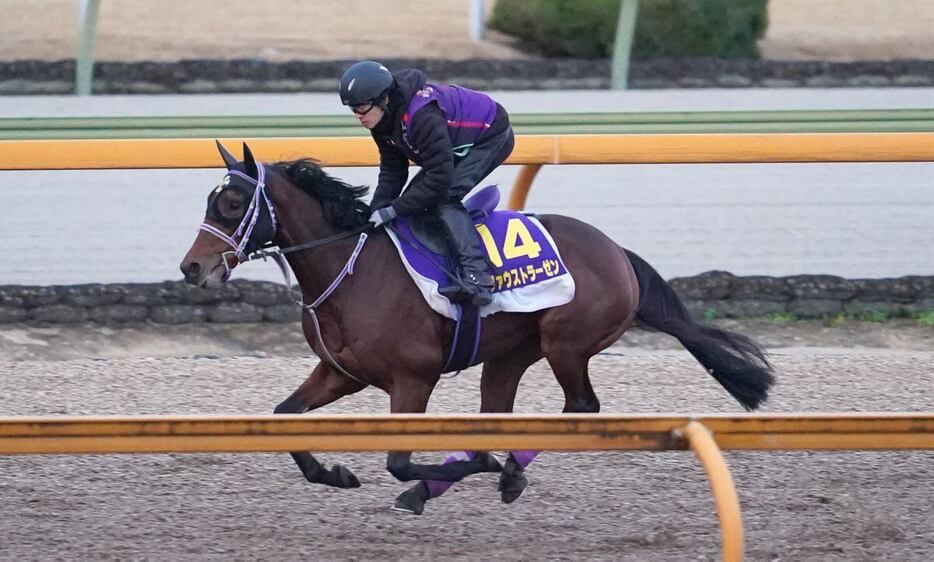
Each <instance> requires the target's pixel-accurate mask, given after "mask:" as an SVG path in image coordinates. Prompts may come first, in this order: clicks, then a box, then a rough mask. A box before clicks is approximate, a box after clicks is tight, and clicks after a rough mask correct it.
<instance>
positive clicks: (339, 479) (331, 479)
mask: <svg viewBox="0 0 934 562" xmlns="http://www.w3.org/2000/svg"><path fill="white" fill-rule="evenodd" d="M364 388H366V385H365V384H362V383H359V382H357V381H355V380H351V379H349V378H347V377H346V376H344V375H342V374H340V373H338V372H337V371H335V370H334V369H333V368H332V367H331V366H330V365H328V364H327V363H325V362H324V361H322V362H320V363H318V366H317V367H315V369H314V370H313V371H312V372H311V375H310V376H309V377H308V378H307V379H306V380H305V382H303V383H302V384H301V386H299V387H298V389H297V390H296V391H295V392H293V393H292V395H291V396H289V397H288V398H286V399H285V400H284V401H283V402H282V403H281V404H279V405H278V406H276V409H275V413H276V414H303V413H305V412H307V411H309V410H314V409H315V408H320V407H321V406H325V405H327V404H330V403H331V402H333V401H335V400H337V399H338V398H341V397H344V396H346V395H348V394H353V393H354V392H359V391H361V390H363V389H364ZM291 455H292V458H293V459H295V463H296V464H297V465H298V468H300V469H301V471H302V474H303V475H304V476H305V478H307V479H308V481H309V482H320V483H322V484H327V485H328V486H334V487H337V488H359V487H360V481H359V480H357V477H356V476H354V474H353V473H352V472H350V470H348V469H346V468H344V467H343V466H341V465H339V464H335V465H334V466H333V467H331V469H330V470H328V469H326V468H324V467H323V466H322V465H321V463H319V462H318V461H317V460H316V459H315V458H314V457H313V456H311V454H310V453H307V452H293V453H291Z"/></svg>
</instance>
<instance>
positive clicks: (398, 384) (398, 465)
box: [386, 377, 489, 482]
mask: <svg viewBox="0 0 934 562" xmlns="http://www.w3.org/2000/svg"><path fill="white" fill-rule="evenodd" d="M437 382H438V379H437V377H434V378H433V379H431V380H417V379H402V380H396V381H394V383H393V388H392V392H391V393H390V399H389V402H390V410H391V411H392V413H394V414H423V413H425V410H426V408H427V406H428V398H429V397H430V396H431V391H432V390H433V389H434V386H435V383H437ZM488 469H489V463H488V457H487V456H486V455H476V456H473V458H471V456H469V455H465V456H464V458H463V459H462V460H455V461H453V462H447V463H444V464H416V463H413V462H412V452H411V451H393V452H391V453H389V457H388V458H387V460H386V470H388V471H389V472H390V473H391V474H392V475H393V476H395V477H396V478H398V479H399V480H401V481H403V482H409V481H411V480H442V481H444V482H457V481H458V480H461V479H463V478H464V477H466V476H469V475H471V474H476V473H477V472H486V471H487V470H488Z"/></svg>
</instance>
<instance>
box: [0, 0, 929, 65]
mask: <svg viewBox="0 0 934 562" xmlns="http://www.w3.org/2000/svg"><path fill="white" fill-rule="evenodd" d="M78 4H79V2H78V1H77V0H31V1H30V2H22V1H20V0H2V1H0V14H3V17H2V18H0V59H2V60H12V59H27V58H30V59H53V60H54V59H64V58H73V57H74V56H75V53H76V52H77V6H78ZM469 5H470V1H469V0H434V1H431V2H424V1H417V0H382V1H380V2H370V1H369V0H313V1H308V0H269V1H266V2H243V1H223V0H204V1H199V2H189V1H186V0H161V1H159V2H152V1H149V0H120V1H113V0H106V1H103V2H102V3H101V9H100V15H99V19H98V27H97V38H98V39H97V49H96V53H95V56H96V58H97V60H177V59H185V58H261V59H268V60H273V61H283V60H290V59H311V60H313V59H346V58H364V57H371V58H378V57H429V58H452V59H470V58H479V57H485V58H497V57H521V56H524V55H523V54H522V53H520V52H519V51H517V50H515V49H514V48H513V46H512V45H511V41H510V40H509V39H508V38H507V37H505V36H503V35H501V34H497V33H495V32H491V33H488V34H487V36H486V38H485V40H483V41H480V42H473V41H471V39H470V36H469V27H468V9H469ZM492 5H493V1H492V0H488V1H487V2H485V6H486V9H487V11H489V10H490V9H491V7H492ZM769 6H770V13H769V16H770V20H771V24H770V27H769V31H768V34H767V36H766V37H765V39H764V40H763V41H762V44H761V47H762V52H763V54H764V56H765V57H766V58H772V59H818V60H820V59H824V60H853V59H894V58H929V59H930V58H934V32H932V29H934V2H931V1H930V0H898V1H897V2H878V1H873V0H771V1H770V3H769Z"/></svg>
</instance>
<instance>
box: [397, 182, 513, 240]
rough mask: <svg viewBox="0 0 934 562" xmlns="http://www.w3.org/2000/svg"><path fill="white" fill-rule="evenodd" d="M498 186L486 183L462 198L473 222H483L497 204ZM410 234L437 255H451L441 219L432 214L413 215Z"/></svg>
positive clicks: (498, 196)
mask: <svg viewBox="0 0 934 562" xmlns="http://www.w3.org/2000/svg"><path fill="white" fill-rule="evenodd" d="M499 200H500V193H499V187H497V186H495V185H488V186H486V187H484V188H483V189H481V190H480V191H478V192H477V193H475V194H473V195H471V196H470V197H468V198H467V199H465V200H464V208H465V209H467V213H468V214H469V215H470V218H471V219H473V223H474V224H483V223H484V222H485V221H486V219H487V217H488V216H490V214H491V213H492V212H493V211H494V210H495V209H496V206H497V205H499ZM409 227H410V229H411V230H412V235H413V236H414V237H415V239H416V240H418V241H419V242H420V243H421V244H422V245H423V246H424V247H425V248H427V249H428V250H429V251H431V252H432V253H434V254H437V255H439V256H446V257H448V258H450V257H451V254H452V252H451V250H450V247H449V246H448V242H447V239H446V237H445V235H444V229H443V227H442V226H441V219H439V218H438V217H437V216H435V215H432V214H427V215H417V216H413V217H412V218H411V219H410V220H409Z"/></svg>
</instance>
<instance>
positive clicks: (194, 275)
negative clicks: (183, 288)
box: [179, 261, 201, 285]
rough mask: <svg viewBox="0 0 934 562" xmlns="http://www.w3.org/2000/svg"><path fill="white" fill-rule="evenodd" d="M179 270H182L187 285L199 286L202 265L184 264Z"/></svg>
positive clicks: (196, 263) (194, 263) (194, 262)
mask: <svg viewBox="0 0 934 562" xmlns="http://www.w3.org/2000/svg"><path fill="white" fill-rule="evenodd" d="M179 269H181V270H182V274H183V275H184V276H185V283H188V284H189V285H198V284H199V283H200V282H201V264H200V263H198V262H196V261H192V262H188V263H183V264H182V265H181V266H180V267H179Z"/></svg>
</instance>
